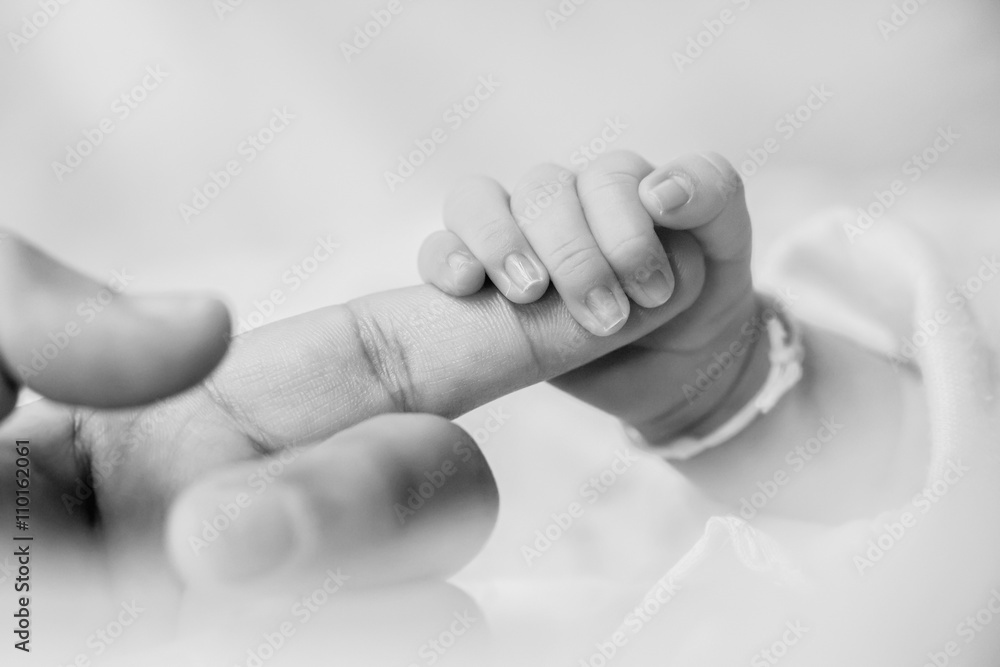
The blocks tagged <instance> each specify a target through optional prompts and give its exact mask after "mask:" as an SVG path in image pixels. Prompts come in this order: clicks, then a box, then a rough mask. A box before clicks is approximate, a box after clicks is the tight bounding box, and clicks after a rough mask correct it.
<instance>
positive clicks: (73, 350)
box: [0, 233, 230, 417]
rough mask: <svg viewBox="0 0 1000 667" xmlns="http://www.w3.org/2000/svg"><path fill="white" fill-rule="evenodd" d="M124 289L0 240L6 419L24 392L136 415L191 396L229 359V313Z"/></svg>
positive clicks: (206, 302) (0, 365) (15, 240)
mask: <svg viewBox="0 0 1000 667" xmlns="http://www.w3.org/2000/svg"><path fill="white" fill-rule="evenodd" d="M123 288H124V285H120V284H118V285H110V286H104V285H101V284H99V283H97V282H95V281H94V280H91V279H90V278H88V277H86V276H84V275H82V274H80V273H78V272H76V271H74V270H72V269H70V268H68V267H66V266H64V265H62V264H60V263H59V262H57V261H56V260H55V259H53V258H52V257H50V256H48V255H46V254H45V253H43V252H42V251H40V250H38V249H37V248H35V247H34V246H32V245H31V244H29V243H27V242H26V241H24V240H22V239H20V238H19V237H17V236H16V235H13V234H9V233H0V376H2V381H0V417H2V416H4V415H6V414H7V413H9V411H10V407H11V405H12V403H13V396H14V394H15V393H16V387H17V386H18V385H22V384H23V385H27V386H28V387H31V388H32V389H33V390H35V391H37V392H38V393H40V394H42V395H44V396H47V397H48V398H51V399H54V400H56V401H59V402H62V403H72V404H77V405H89V406H94V407H112V406H129V405H139V404H144V403H148V402H150V401H153V400H155V399H158V398H161V397H164V396H168V395H171V394H175V393H177V392H179V391H181V390H183V389H186V388H188V387H190V386H191V385H193V384H195V383H196V382H198V381H200V380H201V379H202V378H203V377H204V376H205V375H207V374H208V373H209V372H210V371H211V370H212V369H213V368H214V367H215V366H216V365H217V364H218V362H219V361H220V360H221V359H222V357H223V355H224V354H225V352H226V348H227V345H228V343H227V338H228V332H229V326H230V323H229V314H228V312H227V311H226V308H225V306H224V305H223V304H222V303H220V302H219V301H217V300H215V299H210V298H204V297H194V296H181V295H169V296H146V297H134V296H130V295H125V294H121V290H122V289H123Z"/></svg>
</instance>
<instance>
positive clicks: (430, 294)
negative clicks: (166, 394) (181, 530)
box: [206, 232, 705, 448]
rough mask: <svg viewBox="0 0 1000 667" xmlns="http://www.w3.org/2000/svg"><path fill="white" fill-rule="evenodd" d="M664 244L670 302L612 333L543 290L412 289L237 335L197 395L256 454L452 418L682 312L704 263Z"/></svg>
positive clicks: (696, 254)
mask: <svg viewBox="0 0 1000 667" xmlns="http://www.w3.org/2000/svg"><path fill="white" fill-rule="evenodd" d="M674 238H675V239H676V241H675V242H674V241H672V243H671V247H670V248H669V250H668V259H669V261H670V265H671V270H672V272H673V274H674V276H675V277H676V282H677V286H676V289H675V292H674V296H673V297H672V298H671V299H670V301H669V302H668V303H666V304H665V305H663V306H661V307H659V308H653V309H638V310H637V311H636V312H633V314H632V317H631V318H629V321H628V322H627V323H626V324H625V326H624V327H623V328H622V329H621V330H620V331H619V332H618V333H616V334H614V335H612V336H605V337H599V336H594V335H592V334H590V333H588V332H587V331H586V330H585V329H583V328H582V327H581V326H580V325H579V324H577V323H576V321H575V320H574V319H573V317H572V316H571V314H570V312H569V310H567V308H566V306H565V305H564V304H563V300H562V298H561V297H560V295H559V294H557V293H556V292H555V291H553V290H550V291H549V292H548V293H547V294H546V296H545V297H543V298H542V299H540V300H539V301H537V302H534V303H531V304H522V305H517V304H513V303H511V302H509V301H508V300H507V299H506V298H504V296H503V295H501V294H499V293H498V292H497V291H496V290H495V289H494V288H492V287H490V288H487V289H484V290H482V291H480V292H478V293H476V294H475V295H472V296H469V297H465V298H461V299H456V298H452V297H449V296H447V295H444V294H442V293H441V292H440V291H438V290H437V289H436V288H434V287H431V286H427V285H423V286H419V287H410V288H405V289H398V290H393V291H390V292H383V293H380V294H374V295H371V296H367V297H364V298H361V299H357V300H355V301H351V302H349V303H347V304H345V305H343V306H333V307H329V308H324V309H321V310H318V311H314V312H312V313H306V314H304V315H301V316H298V317H295V318H290V319H287V320H282V321H279V322H275V323H273V324H269V325H267V326H263V327H260V328H258V329H255V330H254V331H252V332H250V333H248V334H245V335H243V336H240V337H238V338H236V339H235V340H234V344H233V350H232V352H231V354H230V355H229V357H228V358H227V360H226V361H225V362H224V363H223V365H222V367H221V368H220V370H219V372H217V373H215V374H214V375H213V376H212V378H211V380H210V381H209V383H208V384H207V385H206V387H207V389H208V390H209V391H210V393H211V396H212V397H213V400H215V401H216V403H218V404H219V405H220V406H221V407H222V408H224V409H225V412H226V414H227V415H229V416H230V417H233V418H235V419H236V420H237V422H238V424H239V426H240V427H241V428H242V429H243V430H244V431H245V432H246V433H248V434H250V435H251V436H252V437H254V438H255V440H256V441H257V442H259V443H261V444H262V445H263V446H264V447H265V448H267V447H269V446H272V447H283V446H288V445H291V444H303V443H307V442H315V441H317V440H322V439H325V438H328V437H330V436H331V435H333V434H334V433H336V432H337V431H340V430H342V429H344V428H347V427H348V426H351V425H353V424H356V423H358V422H360V421H363V420H365V419H368V418H370V417H373V416H375V415H378V414H381V413H386V412H426V413H432V414H438V415H443V416H447V417H453V416H456V415H459V414H462V413H464V412H466V411H468V410H470V409H472V408H474V407H476V406H478V405H482V404H483V403H486V402H488V401H490V400H493V399H495V398H497V397H499V396H503V395H505V394H507V393H510V392H512V391H514V390H516V389H520V388H522V387H526V386H528V385H531V384H534V383H537V382H542V381H545V380H549V379H551V378H553V377H555V376H557V375H562V374H563V373H566V372H568V371H570V370H572V369H574V368H576V367H578V366H581V365H583V364H585V363H587V362H590V361H592V360H594V359H596V358H598V357H600V356H603V355H604V354H607V353H608V352H611V351H612V350H615V349H617V348H619V347H622V346H624V345H626V344H628V343H631V342H633V341H635V340H636V339H638V338H640V337H642V336H644V335H646V334H648V333H650V332H651V331H653V330H654V329H656V328H658V327H660V326H662V325H663V324H665V323H666V322H668V321H670V320H671V319H672V318H674V317H676V316H677V315H678V314H679V313H682V312H684V311H685V309H687V308H689V307H690V306H691V304H692V303H693V302H694V301H695V300H696V299H697V298H698V296H699V294H700V293H701V291H702V287H703V284H704V280H705V267H704V261H703V256H702V252H701V248H700V246H699V245H698V243H697V242H696V241H695V240H694V238H693V237H691V236H690V235H688V234H687V233H684V232H681V233H678V234H676V235H675V236H674Z"/></svg>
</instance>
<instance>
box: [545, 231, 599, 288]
mask: <svg viewBox="0 0 1000 667" xmlns="http://www.w3.org/2000/svg"><path fill="white" fill-rule="evenodd" d="M550 261H551V262H552V273H553V275H554V276H556V277H558V278H560V279H563V280H572V279H580V278H583V277H587V276H589V275H590V274H593V273H594V272H596V271H599V270H601V269H602V268H603V266H602V265H603V264H604V256H603V255H602V254H601V251H600V250H598V248H597V247H596V246H594V245H593V244H589V243H585V242H582V241H580V240H579V239H578V238H572V239H569V240H568V241H566V242H565V243H563V244H562V245H560V246H558V247H557V248H555V249H554V250H553V251H552V253H551V255H550Z"/></svg>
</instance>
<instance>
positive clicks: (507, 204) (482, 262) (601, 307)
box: [419, 152, 759, 437]
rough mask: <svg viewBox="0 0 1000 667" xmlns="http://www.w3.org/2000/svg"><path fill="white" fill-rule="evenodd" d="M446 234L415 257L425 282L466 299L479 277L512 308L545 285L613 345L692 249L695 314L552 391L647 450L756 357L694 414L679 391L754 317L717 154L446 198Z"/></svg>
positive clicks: (664, 297)
mask: <svg viewBox="0 0 1000 667" xmlns="http://www.w3.org/2000/svg"><path fill="white" fill-rule="evenodd" d="M444 222H445V226H446V227H447V230H448V231H442V232H437V233H435V234H432V235H431V236H430V237H428V238H427V239H426V241H425V242H424V244H423V247H422V248H421V252H420V259H419V266H420V273H421V276H422V277H423V279H424V280H425V281H427V282H429V283H432V284H434V285H436V286H437V287H438V288H440V289H441V290H443V291H444V292H446V293H448V294H451V295H453V296H467V295H470V294H473V293H475V292H477V291H478V290H479V289H480V288H481V287H482V286H483V283H484V281H485V278H486V276H489V278H490V280H491V281H492V282H493V283H494V285H496V287H497V288H498V289H499V290H500V291H501V292H502V293H503V294H504V296H505V297H506V298H507V299H509V300H510V301H512V302H514V303H519V304H524V303H531V302H533V301H535V300H537V299H539V298H540V297H541V296H542V295H543V294H544V293H545V292H546V290H547V289H548V287H549V284H550V283H551V284H552V285H553V286H554V287H555V289H556V290H557V291H558V293H559V294H560V296H561V297H562V298H563V300H564V302H565V304H566V306H567V308H568V309H569V311H570V313H571V314H572V315H573V317H574V319H576V321H577V322H579V323H580V325H581V326H583V327H584V328H585V329H586V330H587V331H589V332H590V333H591V334H593V335H597V336H609V335H612V334H614V333H616V332H617V331H619V330H620V329H621V328H622V327H623V326H624V324H625V322H626V320H627V319H628V316H629V312H630V310H631V308H633V307H641V308H657V307H660V306H662V305H663V304H665V303H666V302H667V301H669V299H670V297H671V294H672V293H673V292H674V288H675V285H676V284H677V283H678V282H679V281H681V280H683V279H684V276H683V275H676V273H675V272H676V267H677V266H678V264H677V263H675V262H672V261H671V254H672V246H676V247H680V246H682V245H684V244H682V243H679V242H678V235H682V234H690V235H691V236H693V237H694V240H695V241H697V244H698V246H700V248H701V251H702V254H703V256H704V263H705V270H706V273H705V284H704V287H703V289H702V292H701V294H700V295H699V296H698V298H697V300H696V301H695V303H694V305H692V306H691V307H690V308H688V309H687V310H686V311H684V312H683V313H681V314H680V315H679V316H677V317H676V318H674V319H673V320H671V321H670V322H668V323H667V324H666V325H664V326H663V327H660V329H658V330H656V331H654V332H653V333H652V334H649V335H647V336H646V337H644V338H642V339H639V340H638V341H636V342H634V343H632V344H630V345H627V346H625V347H623V348H621V349H620V350H617V351H616V352H614V353H613V354H612V355H608V356H606V357H604V358H603V359H599V360H597V361H596V362H593V363H591V364H588V365H587V366H584V367H583V368H581V369H577V370H575V371H573V372H571V373H569V374H567V375H564V376H562V377H561V378H558V379H557V380H556V384H557V385H559V386H561V387H562V388H564V389H566V390H567V391H570V393H573V394H575V395H577V396H579V397H580V398H583V399H584V400H587V401H589V402H591V403H594V404H595V405H598V406H599V407H602V408H603V409H606V410H608V411H610V412H612V413H613V414H616V415H618V416H619V417H621V418H623V419H625V420H626V421H627V422H629V423H630V424H632V425H633V426H635V427H637V428H638V429H639V430H640V432H643V433H644V434H646V435H647V436H652V437H663V436H665V435H668V434H673V433H675V432H677V431H678V430H679V429H682V428H683V427H687V426H690V425H691V424H693V423H695V422H696V421H698V420H699V419H701V418H703V417H705V416H706V415H707V414H708V413H709V412H710V411H711V410H712V409H713V408H715V407H718V404H719V403H720V402H722V401H723V400H724V399H725V397H727V396H729V395H730V394H731V390H732V389H734V387H735V385H736V379H737V378H738V377H739V376H741V375H743V373H742V372H741V370H742V369H744V367H745V366H746V365H747V364H748V363H750V360H751V359H753V358H756V357H757V356H759V355H753V354H746V355H743V356H742V358H741V363H739V364H733V365H732V367H730V368H729V369H727V373H726V374H725V375H724V377H721V378H719V379H718V380H716V381H715V382H714V383H713V385H712V386H711V387H709V388H708V390H707V391H706V392H704V394H705V395H704V396H701V397H700V400H699V401H697V405H694V404H693V403H692V402H691V401H690V400H689V397H685V395H684V393H683V391H682V388H683V385H684V384H685V382H686V381H688V378H690V381H691V382H693V381H694V377H695V375H696V373H697V369H698V368H700V367H702V366H703V365H705V364H707V363H710V362H711V360H712V359H713V354H715V353H720V354H721V353H723V352H724V351H725V350H727V349H729V348H730V345H731V344H732V343H733V342H735V341H738V340H740V339H741V337H743V336H744V335H745V331H746V326H745V325H746V324H747V323H748V322H751V321H752V320H753V317H754V314H755V312H756V310H757V307H758V306H757V302H756V299H755V297H754V292H753V287H752V281H751V276H750V254H751V228H750V217H749V213H748V211H747V209H746V202H745V199H744V193H743V184H742V181H741V179H740V177H739V174H738V173H737V172H736V170H735V169H734V168H733V167H732V165H730V164H729V163H728V162H727V161H726V160H725V159H724V158H722V157H720V156H718V155H716V154H713V153H706V154H702V155H692V156H686V157H682V158H680V159H677V160H674V161H672V162H670V163H668V164H666V165H664V166H662V167H660V168H658V169H655V170H654V169H653V167H652V166H650V165H649V163H647V162H646V161H645V160H644V159H642V158H641V157H639V156H637V155H635V154H632V153H628V152H615V153H608V154H605V155H603V156H601V157H600V158H598V159H597V160H595V161H594V162H593V163H592V164H591V165H590V166H589V167H588V168H587V169H586V170H585V171H584V172H583V173H581V174H580V175H579V176H576V175H574V174H573V173H572V172H569V171H567V170H565V169H562V168H560V167H558V166H555V165H548V164H546V165H540V166H538V167H536V168H534V169H532V170H530V171H529V172H528V173H527V174H526V175H525V176H524V177H523V178H522V179H521V180H520V181H519V182H518V183H517V185H516V186H515V187H514V189H513V190H512V192H511V194H510V195H508V194H507V192H506V191H505V190H504V189H503V187H502V186H500V184H498V183H497V182H496V181H494V180H492V179H489V178H485V177H474V178H470V179H467V180H465V181H464V182H463V183H461V184H460V185H459V186H458V187H457V188H456V189H455V190H454V191H453V192H452V193H451V195H450V196H449V197H448V198H447V201H446V204H445V211H444ZM630 299H631V302H633V303H634V305H633V303H630ZM758 337H759V334H758ZM758 347H759V346H758ZM612 358H613V360H612ZM609 362H610V363H609ZM637 397H639V398H640V400H635V399H636V398H637ZM686 403H687V404H688V405H685V404H686Z"/></svg>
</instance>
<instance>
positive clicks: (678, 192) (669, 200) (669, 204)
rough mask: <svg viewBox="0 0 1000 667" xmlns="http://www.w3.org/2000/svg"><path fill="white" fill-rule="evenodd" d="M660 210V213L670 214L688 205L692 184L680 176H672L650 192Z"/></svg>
mask: <svg viewBox="0 0 1000 667" xmlns="http://www.w3.org/2000/svg"><path fill="white" fill-rule="evenodd" d="M649 193H650V194H651V195H653V199H655V200H656V205H657V206H659V208H660V213H661V214H662V213H669V212H670V211H673V210H675V209H678V208H680V207H681V206H683V205H684V204H686V203H688V201H689V200H690V199H691V184H690V183H688V182H687V181H686V180H685V179H684V178H682V177H680V176H671V177H670V178H668V179H667V180H665V181H663V182H662V183H658V184H656V185H654V186H653V188H652V189H651V190H650V191H649Z"/></svg>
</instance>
